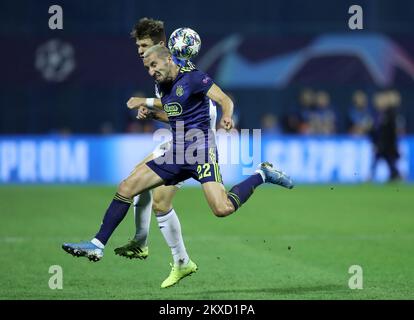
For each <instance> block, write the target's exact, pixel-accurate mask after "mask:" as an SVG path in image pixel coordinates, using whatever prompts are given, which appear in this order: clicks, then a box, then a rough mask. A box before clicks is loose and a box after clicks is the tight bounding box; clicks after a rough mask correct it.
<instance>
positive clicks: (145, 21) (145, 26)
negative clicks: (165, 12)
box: [131, 18, 166, 44]
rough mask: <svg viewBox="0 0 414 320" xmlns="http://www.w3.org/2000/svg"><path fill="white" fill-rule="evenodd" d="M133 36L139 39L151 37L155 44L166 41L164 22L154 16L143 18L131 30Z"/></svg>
mask: <svg viewBox="0 0 414 320" xmlns="http://www.w3.org/2000/svg"><path fill="white" fill-rule="evenodd" d="M131 37H132V38H135V39H136V40H137V39H145V38H150V39H151V40H152V41H153V42H154V44H158V43H160V42H161V41H163V42H164V43H166V37H165V30H164V22H163V21H161V20H154V19H152V18H142V19H140V20H139V21H138V22H137V23H136V24H135V26H134V28H133V29H132V31H131Z"/></svg>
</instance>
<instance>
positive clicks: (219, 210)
mask: <svg viewBox="0 0 414 320" xmlns="http://www.w3.org/2000/svg"><path fill="white" fill-rule="evenodd" d="M232 212H233V211H232V210H231V208H227V207H224V206H214V207H213V213H214V215H215V216H216V217H218V218H224V217H227V216H228V215H229V214H230V213H232Z"/></svg>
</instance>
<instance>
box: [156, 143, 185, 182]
mask: <svg viewBox="0 0 414 320" xmlns="http://www.w3.org/2000/svg"><path fill="white" fill-rule="evenodd" d="M171 142H172V141H167V142H161V143H160V144H159V145H158V146H156V147H155V149H154V151H152V154H153V156H154V158H158V157H161V156H162V155H164V153H166V152H167V151H168V150H169V149H170V148H171ZM184 183H185V181H181V182H178V183H177V184H175V185H174V187H177V188H181V187H182V186H183V185H184Z"/></svg>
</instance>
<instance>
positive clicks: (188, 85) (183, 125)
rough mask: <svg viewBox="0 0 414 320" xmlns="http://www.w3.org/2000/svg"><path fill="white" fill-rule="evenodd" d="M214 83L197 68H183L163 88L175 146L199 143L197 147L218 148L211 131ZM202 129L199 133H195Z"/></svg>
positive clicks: (189, 66) (162, 91)
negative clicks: (211, 99) (210, 95)
mask: <svg viewBox="0 0 414 320" xmlns="http://www.w3.org/2000/svg"><path fill="white" fill-rule="evenodd" d="M213 83H214V82H213V80H212V79H211V78H210V77H209V76H208V75H207V74H206V73H204V72H202V71H200V70H197V69H195V67H194V66H193V65H186V66H184V67H181V69H180V71H179V73H178V76H177V77H176V78H175V80H174V81H173V82H172V83H168V84H163V85H160V87H159V89H160V95H161V102H162V104H163V108H164V111H165V112H166V113H167V115H168V119H169V122H170V126H171V130H172V133H173V146H174V149H176V147H177V146H183V147H184V149H186V148H187V147H188V146H189V145H192V144H194V143H196V145H197V147H202V148H208V147H214V146H215V137H214V132H213V130H212V129H211V126H212V125H211V120H212V119H211V117H210V114H211V102H210V99H209V98H208V97H207V96H206V94H207V92H208V90H209V89H210V88H211V86H212V85H213ZM192 129H198V130H192Z"/></svg>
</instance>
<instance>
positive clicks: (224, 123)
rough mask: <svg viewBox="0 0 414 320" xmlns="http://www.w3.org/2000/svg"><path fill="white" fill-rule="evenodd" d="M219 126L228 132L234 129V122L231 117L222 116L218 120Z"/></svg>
mask: <svg viewBox="0 0 414 320" xmlns="http://www.w3.org/2000/svg"><path fill="white" fill-rule="evenodd" d="M220 126H221V127H222V128H224V129H225V130H227V131H229V130H230V129H232V128H233V127H234V122H233V119H232V118H231V117H227V116H224V117H222V118H221V120H220Z"/></svg>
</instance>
